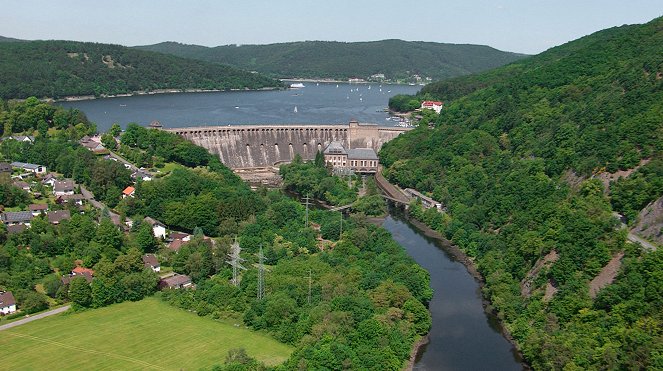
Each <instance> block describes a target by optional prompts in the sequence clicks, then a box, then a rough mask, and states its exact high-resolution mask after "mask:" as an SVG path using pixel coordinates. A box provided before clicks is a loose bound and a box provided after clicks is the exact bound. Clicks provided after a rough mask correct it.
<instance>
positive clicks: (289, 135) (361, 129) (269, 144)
mask: <svg viewBox="0 0 663 371" xmlns="http://www.w3.org/2000/svg"><path fill="white" fill-rule="evenodd" d="M411 129H412V128H403V127H385V126H378V125H377V124H369V123H359V122H357V121H350V122H349V123H348V124H329V125H228V126H197V127H187V128H172V129H170V128H169V129H163V130H166V131H170V132H173V133H176V134H178V135H181V136H183V137H184V138H186V139H188V140H190V141H192V142H193V143H195V144H197V145H199V146H201V147H204V148H206V149H207V150H209V151H210V152H211V153H214V154H216V155H218V156H219V158H220V159H221V161H222V162H223V163H224V164H225V165H226V166H228V167H230V168H232V169H249V168H261V167H269V166H274V165H278V164H280V163H285V162H290V161H292V160H293V159H294V157H295V154H300V155H301V156H302V158H303V159H305V160H312V159H314V158H315V154H316V153H317V152H318V151H322V150H324V148H325V147H326V146H327V145H328V144H329V143H330V142H332V141H338V142H341V143H342V144H343V146H344V147H345V148H373V149H374V150H375V151H376V152H378V151H379V150H380V148H381V147H382V145H383V144H384V143H386V142H388V141H390V140H392V139H393V138H395V137H397V136H398V135H399V134H401V133H403V132H405V131H408V130H411Z"/></svg>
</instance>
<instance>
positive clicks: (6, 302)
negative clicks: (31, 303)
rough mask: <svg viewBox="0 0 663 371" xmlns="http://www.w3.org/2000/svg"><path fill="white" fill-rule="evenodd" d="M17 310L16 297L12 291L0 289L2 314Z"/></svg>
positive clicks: (0, 311)
mask: <svg viewBox="0 0 663 371" xmlns="http://www.w3.org/2000/svg"><path fill="white" fill-rule="evenodd" d="M14 312H16V299H14V295H12V292H11V291H0V314H3V315H7V314H12V313H14Z"/></svg>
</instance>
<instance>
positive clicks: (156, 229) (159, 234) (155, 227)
mask: <svg viewBox="0 0 663 371" xmlns="http://www.w3.org/2000/svg"><path fill="white" fill-rule="evenodd" d="M143 221H144V222H146V223H147V224H149V225H151V226H152V233H154V237H156V238H166V225H165V224H163V223H161V222H160V221H158V220H155V219H152V218H150V217H149V216H148V217H145V219H143Z"/></svg>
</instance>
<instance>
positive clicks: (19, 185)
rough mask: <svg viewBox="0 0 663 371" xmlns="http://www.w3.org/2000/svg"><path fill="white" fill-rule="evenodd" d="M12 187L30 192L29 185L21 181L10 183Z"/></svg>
mask: <svg viewBox="0 0 663 371" xmlns="http://www.w3.org/2000/svg"><path fill="white" fill-rule="evenodd" d="M12 185H13V186H14V187H16V188H20V189H22V190H24V191H26V192H30V185H29V184H28V183H26V182H24V181H22V180H15V181H14V182H12Z"/></svg>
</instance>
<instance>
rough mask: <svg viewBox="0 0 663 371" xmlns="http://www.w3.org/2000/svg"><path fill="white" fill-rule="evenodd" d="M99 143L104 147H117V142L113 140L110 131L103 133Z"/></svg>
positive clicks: (111, 148) (112, 148)
mask: <svg viewBox="0 0 663 371" xmlns="http://www.w3.org/2000/svg"><path fill="white" fill-rule="evenodd" d="M101 144H103V145H104V147H106V148H108V149H110V150H114V149H115V148H116V147H117V142H116V141H115V137H114V136H113V135H111V134H110V133H105V134H103V135H102V136H101Z"/></svg>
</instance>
